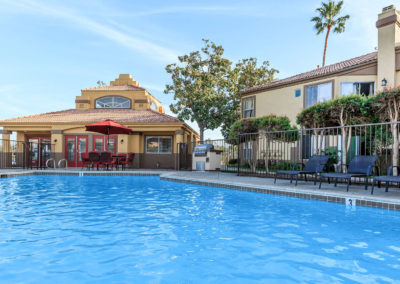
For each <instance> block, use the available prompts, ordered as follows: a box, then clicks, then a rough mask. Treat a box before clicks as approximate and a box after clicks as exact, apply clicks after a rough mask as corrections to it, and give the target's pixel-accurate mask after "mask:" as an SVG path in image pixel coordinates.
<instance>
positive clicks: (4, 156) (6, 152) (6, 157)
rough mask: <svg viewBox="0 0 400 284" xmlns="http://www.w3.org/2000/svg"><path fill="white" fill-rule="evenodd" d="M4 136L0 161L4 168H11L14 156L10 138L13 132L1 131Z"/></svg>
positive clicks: (0, 150)
mask: <svg viewBox="0 0 400 284" xmlns="http://www.w3.org/2000/svg"><path fill="white" fill-rule="evenodd" d="M0 133H1V136H2V139H3V140H2V148H1V149H0V161H1V166H2V167H7V168H9V167H11V165H12V155H11V145H10V138H11V137H10V136H11V133H12V132H11V131H9V130H0Z"/></svg>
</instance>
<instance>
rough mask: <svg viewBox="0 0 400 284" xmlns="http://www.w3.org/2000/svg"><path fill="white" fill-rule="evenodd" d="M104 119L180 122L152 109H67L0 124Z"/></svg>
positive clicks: (55, 122)
mask: <svg viewBox="0 0 400 284" xmlns="http://www.w3.org/2000/svg"><path fill="white" fill-rule="evenodd" d="M105 119H111V120H114V121H115V122H118V123H122V124H123V123H159V122H161V123H163V122H181V121H180V120H179V119H177V118H176V117H173V116H170V115H168V114H164V113H159V112H156V111H153V110H133V109H68V110H62V111H56V112H48V113H42V114H35V115H29V116H23V117H17V118H10V119H5V120H0V125H4V124H8V123H11V124H14V123H17V124H19V123H41V124H43V123H49V124H57V123H72V124H74V123H77V124H88V123H94V122H98V121H102V120H105Z"/></svg>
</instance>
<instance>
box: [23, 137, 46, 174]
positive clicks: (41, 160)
mask: <svg viewBox="0 0 400 284" xmlns="http://www.w3.org/2000/svg"><path fill="white" fill-rule="evenodd" d="M27 140H28V144H29V149H30V151H29V153H30V156H29V159H30V162H31V166H32V167H36V168H39V167H40V168H42V167H44V166H45V163H46V161H47V159H49V158H50V153H51V145H50V137H40V136H37V137H28V138H27Z"/></svg>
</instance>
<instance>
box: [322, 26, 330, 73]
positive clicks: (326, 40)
mask: <svg viewBox="0 0 400 284" xmlns="http://www.w3.org/2000/svg"><path fill="white" fill-rule="evenodd" d="M330 31H331V27H328V30H327V31H326V36H325V47H324V57H323V58H322V67H324V66H325V57H326V48H327V47H328V37H329V32H330Z"/></svg>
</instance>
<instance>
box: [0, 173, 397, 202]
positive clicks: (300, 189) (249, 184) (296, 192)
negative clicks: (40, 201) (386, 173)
mask: <svg viewBox="0 0 400 284" xmlns="http://www.w3.org/2000/svg"><path fill="white" fill-rule="evenodd" d="M30 174H73V175H78V174H80V175H156V176H160V177H161V178H162V179H166V180H171V181H180V182H189V183H196V184H204V185H210V186H217V187H226V188H233V189H239V190H249V191H257V192H265V193H270V194H279V195H288V196H295V197H302V198H308V199H318V200H325V201H331V202H339V203H346V202H349V200H351V202H353V204H354V203H355V204H357V205H363V206H372V207H379V208H386V209H397V210H400V189H399V188H390V189H389V192H385V190H384V187H382V188H380V189H379V188H377V187H375V192H374V195H371V186H369V188H368V190H364V186H361V185H351V186H350V190H349V192H346V185H345V184H343V183H342V184H338V186H337V187H336V188H335V187H334V186H333V184H328V183H323V184H322V189H318V183H317V185H315V186H314V184H313V182H305V181H302V180H300V181H299V183H298V185H297V186H295V185H294V182H293V184H291V183H290V181H289V180H278V181H277V183H276V184H274V180H273V179H272V178H260V177H247V176H237V175H236V174H234V173H222V172H190V171H169V170H129V171H128V170H127V171H87V170H84V171H80V169H67V170H65V169H63V170H52V169H46V170H0V177H7V176H16V175H30Z"/></svg>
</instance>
